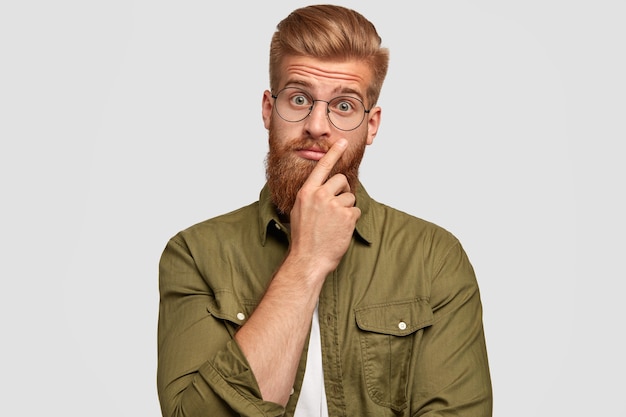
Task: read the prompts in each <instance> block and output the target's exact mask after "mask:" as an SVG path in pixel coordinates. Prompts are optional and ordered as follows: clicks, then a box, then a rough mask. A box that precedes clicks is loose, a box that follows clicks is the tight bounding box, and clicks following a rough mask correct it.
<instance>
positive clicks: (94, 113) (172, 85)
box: [0, 0, 626, 417]
mask: <svg viewBox="0 0 626 417" xmlns="http://www.w3.org/2000/svg"><path fill="white" fill-rule="evenodd" d="M338 3H339V4H343V5H347V6H349V7H353V8H356V9H357V10H359V11H361V12H362V13H363V14H364V15H366V16H367V17H369V18H370V19H371V20H372V21H373V22H374V23H375V24H376V25H377V27H378V29H379V33H380V34H381V36H382V37H383V41H384V43H385V45H386V46H388V47H389V48H390V49H391V67H390V71H389V77H388V81H387V82H386V85H385V87H384V91H383V95H382V97H381V100H380V103H379V104H380V105H381V106H382V107H383V125H382V128H381V131H380V134H379V135H378V137H377V139H376V141H375V143H374V144H373V145H372V146H371V147H370V148H369V149H368V152H367V153H366V158H365V161H364V165H363V168H362V177H363V181H364V183H365V184H366V186H367V188H368V191H369V192H370V194H372V196H373V197H374V198H376V199H377V200H379V201H382V202H385V203H388V204H390V205H392V206H395V207H397V208H400V209H402V210H404V211H408V212H410V213H412V214H415V215H417V216H419V217H423V218H426V219H428V220H431V221H434V222H436V223H438V224H440V225H442V226H444V227H446V228H447V229H449V230H451V231H452V232H453V233H455V234H456V235H457V236H458V237H459V238H460V239H461V241H462V242H463V243H464V246H465V247H466V250H467V251H468V253H469V255H470V258H471V259H472V261H473V263H474V266H475V269H476V272H477V275H478V279H479V283H480V285H481V289H482V296H483V304H484V310H485V326H486V332H487V342H488V348H489V353H490V358H491V366H492V375H493V383H494V394H495V411H494V415H495V416H497V417H516V416H520V417H521V416H524V417H527V416H546V417H547V416H550V417H551V416H587V415H611V416H626V405H625V404H624V402H623V400H622V398H623V395H624V390H625V389H626V382H625V375H626V359H625V352H626V342H625V338H624V335H623V333H624V327H625V326H624V322H625V319H626V308H625V307H624V303H623V293H622V283H623V281H624V280H625V278H626V273H625V268H624V259H626V258H625V255H624V249H626V248H625V245H624V243H623V236H624V233H625V232H626V223H625V221H624V217H623V216H624V212H626V205H625V203H624V198H623V197H624V188H625V187H624V180H625V178H626V172H625V169H624V151H623V150H622V149H623V143H624V141H625V139H626V129H625V126H624V124H625V123H624V122H625V117H624V116H625V112H626V98H625V97H626V83H625V81H624V74H626V64H625V61H624V59H625V50H626V49H625V40H626V30H625V25H624V21H625V18H626V6H625V3H624V2H622V1H617V0H616V1H608V0H597V1H593V2H592V1H576V0H574V1H566V0H561V1H559V0H542V1H540V0H530V1H517V2H512V1H507V2H504V1H486V0H485V1H458V0H456V1H416V2H411V3H409V2H404V3H400V2H399V1H395V2H393V1H384V2H383V1H356V0H353V1H347V0H346V1H339V2H338ZM305 4H307V2H303V1H286V0H283V1H275V2H256V1H247V2H241V1H232V2H219V3H217V2H208V1H181V2H174V1H147V0H134V1H129V0H124V1H121V0H108V1H78V0H76V1H70V0H60V1H55V2H46V1H27V0H25V1H19V2H18V1H6V2H2V4H1V5H0V62H1V65H0V141H1V142H0V143H1V147H0V182H1V183H0V184H1V196H2V197H1V198H2V204H1V210H2V212H1V213H2V215H1V216H0V234H1V238H2V239H1V242H2V247H1V248H0V249H1V252H0V253H1V255H0V268H1V269H0V274H1V275H0V297H1V302H0V332H1V340H2V342H1V343H0V380H1V381H2V387H3V388H1V389H0V404H1V405H0V414H2V415H11V416H35V415H52V414H54V415H64V416H90V417H97V416H158V415H159V406H158V401H157V397H156V388H155V372H156V320H157V308H158V288H157V263H158V259H159V256H160V254H161V250H162V249H163V247H164V245H165V243H166V241H167V239H168V238H169V237H170V236H172V235H173V234H174V233H176V232H177V231H178V230H180V229H182V228H185V227H187V226H189V225H191V224H193V223H196V222H198V221H201V220H204V219H206V218H208V217H212V216H214V215H217V214H220V213H223V212H225V211H229V210H231V209H234V208H237V207H239V206H241V205H243V204H247V203H249V202H251V201H253V200H255V199H256V197H257V195H258V192H259V190H260V188H261V186H262V183H263V179H264V170H263V158H264V156H265V152H266V132H265V131H264V129H263V126H262V123H261V116H260V103H261V95H262V92H263V90H264V89H265V88H266V87H267V49H268V44H269V39H270V36H271V34H272V32H273V30H274V27H275V24H276V23H277V22H278V21H279V20H280V19H281V18H282V17H284V16H285V15H286V14H287V13H288V12H289V11H291V10H292V9H294V8H296V7H299V6H301V5H305Z"/></svg>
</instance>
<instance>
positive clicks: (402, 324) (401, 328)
mask: <svg viewBox="0 0 626 417" xmlns="http://www.w3.org/2000/svg"><path fill="white" fill-rule="evenodd" d="M398 329H400V330H406V323H405V322H403V321H401V322H400V323H398Z"/></svg>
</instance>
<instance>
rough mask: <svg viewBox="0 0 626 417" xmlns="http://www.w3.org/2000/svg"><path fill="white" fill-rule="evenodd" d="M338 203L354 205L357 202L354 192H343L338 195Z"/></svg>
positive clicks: (347, 205)
mask: <svg viewBox="0 0 626 417" xmlns="http://www.w3.org/2000/svg"><path fill="white" fill-rule="evenodd" d="M337 203H338V204H339V205H340V206H342V207H353V206H354V203H356V196H355V195H354V194H352V193H342V194H339V195H337Z"/></svg>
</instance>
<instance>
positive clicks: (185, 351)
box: [157, 235, 285, 417]
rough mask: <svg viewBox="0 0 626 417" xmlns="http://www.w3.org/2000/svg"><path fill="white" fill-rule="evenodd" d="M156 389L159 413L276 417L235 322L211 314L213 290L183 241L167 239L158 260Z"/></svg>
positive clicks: (280, 411)
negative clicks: (239, 340)
mask: <svg viewBox="0 0 626 417" xmlns="http://www.w3.org/2000/svg"><path fill="white" fill-rule="evenodd" d="M159 290H160V304H159V326H158V370H157V389H158V394H159V399H160V402H161V409H162V414H163V416H165V417H175V416H176V417H182V416H185V417H191V416H203V417H206V416H207V415H211V416H214V417H219V416H239V415H241V416H281V415H283V414H284V411H285V410H284V408H283V407H281V406H280V405H278V404H275V403H271V402H267V401H263V400H262V398H261V394H260V390H259V387H258V384H257V382H256V379H255V377H254V375H253V373H252V371H251V370H250V367H249V365H248V363H247V361H246V358H245V356H244V355H243V353H242V352H241V350H240V349H239V347H238V345H237V344H236V343H235V341H234V339H233V335H234V332H235V329H236V326H235V325H234V324H232V323H228V322H226V321H225V320H223V319H219V318H217V317H214V316H213V315H211V313H210V312H209V310H208V309H207V306H208V305H209V304H211V302H212V301H213V297H214V295H213V292H212V290H211V288H210V287H209V285H208V284H207V280H205V279H204V278H203V277H202V274H201V273H200V272H199V270H198V268H197V266H196V263H195V261H194V259H193V256H192V254H191V251H190V250H189V248H188V246H187V244H186V243H185V241H184V239H183V238H182V237H181V236H180V235H177V236H176V237H174V238H172V239H171V240H170V242H168V244H167V246H166V248H165V250H164V251H163V254H162V256H161V260H160V263H159Z"/></svg>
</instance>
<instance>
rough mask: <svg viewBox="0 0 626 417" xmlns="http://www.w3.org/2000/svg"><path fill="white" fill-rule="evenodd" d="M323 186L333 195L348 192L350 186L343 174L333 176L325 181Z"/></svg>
mask: <svg viewBox="0 0 626 417" xmlns="http://www.w3.org/2000/svg"><path fill="white" fill-rule="evenodd" d="M325 186H326V187H328V189H329V190H330V191H332V193H333V194H334V195H339V194H342V193H349V192H350V184H349V183H348V178H346V176H345V175H344V174H335V175H333V176H332V177H330V178H329V179H328V180H327V181H326V183H325Z"/></svg>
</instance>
